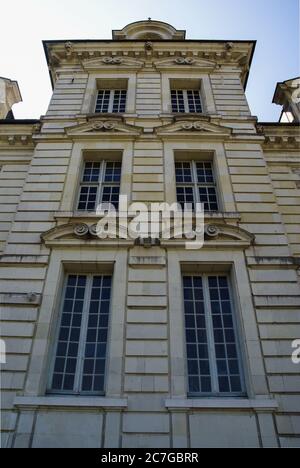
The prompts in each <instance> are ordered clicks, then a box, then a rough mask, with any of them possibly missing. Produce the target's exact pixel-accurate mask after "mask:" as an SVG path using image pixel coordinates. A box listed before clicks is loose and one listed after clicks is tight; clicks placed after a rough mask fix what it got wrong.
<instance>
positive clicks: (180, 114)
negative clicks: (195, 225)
mask: <svg viewBox="0 0 300 468" xmlns="http://www.w3.org/2000/svg"><path fill="white" fill-rule="evenodd" d="M44 49H45V53H46V58H47V63H48V66H49V72H50V78H51V81H52V84H53V95H52V99H51V102H50V105H49V108H48V110H47V112H46V115H44V116H42V117H41V118H40V119H39V120H17V119H13V116H12V115H11V114H10V110H11V106H12V104H13V103H14V102H18V101H19V100H20V94H19V91H18V87H17V85H16V84H15V83H11V82H9V81H8V80H0V90H2V89H4V90H7V89H10V91H9V92H10V93H11V94H10V96H12V97H8V94H7V92H6V91H4V92H3V93H2V91H1V94H0V96H1V103H0V105H1V108H0V111H1V119H2V120H0V166H1V171H0V192H1V193H0V198H1V202H0V211H1V215H0V275H1V286H0V294H1V303H2V306H1V319H2V325H1V330H2V339H3V341H2V346H4V345H5V348H6V362H5V364H3V365H2V379H1V385H2V402H1V403H2V426H1V430H2V446H3V447H14V448H19V447H33V448H38V447H110V448H116V447H122V448H128V447H143V448H148V447H149V448H168V447H172V448H198V447H299V446H300V367H299V366H300V365H299V364H296V363H294V362H293V360H292V352H293V350H294V349H293V347H292V346H293V344H294V345H295V343H294V341H295V340H297V339H298V340H299V339H300V277H299V268H300V151H299V104H297V102H296V101H295V99H294V97H293V96H294V95H293V92H290V89H291V88H293V82H292V81H287V82H285V83H280V84H278V87H277V90H276V94H275V98H274V102H276V103H277V104H280V105H282V106H283V111H284V113H287V114H288V117H287V119H286V120H285V121H282V122H281V123H258V122H257V118H256V117H254V116H252V115H251V111H250V109H249V106H248V103H247V99H246V96H245V88H246V85H247V79H248V75H249V71H250V67H251V61H252V57H253V54H254V49H255V42H253V41H231V40H228V41H214V40H212V41H209V40H187V39H186V36H185V31H180V30H176V29H175V28H174V27H172V26H171V25H169V24H166V23H162V22H158V21H152V20H148V21H140V22H137V23H132V24H129V25H127V26H126V27H125V28H124V29H122V30H121V31H113V37H112V40H106V39H105V40H76V41H67V42H66V41H45V42H44ZM293 81H295V80H293ZM293 91H295V90H294V88H293ZM5 96H6V97H5ZM3 97H4V98H3ZM295 102H296V103H295ZM8 114H9V115H8ZM7 116H8V118H6V117H7ZM119 195H127V197H128V200H129V202H130V203H132V202H143V203H146V204H147V205H150V204H151V203H163V202H166V203H170V204H171V203H175V202H178V203H180V204H181V205H182V206H184V204H185V203H191V204H195V203H196V202H202V203H204V206H205V243H204V246H203V248H202V249H199V250H189V249H186V248H185V239H178V238H176V236H175V235H174V236H173V237H171V239H162V238H161V237H158V238H156V239H144V240H143V239H136V240H132V239H130V238H127V239H126V238H125V237H124V236H121V235H119V236H117V237H115V238H113V236H111V238H108V239H101V238H99V237H98V236H97V235H96V232H95V225H96V223H97V221H98V219H99V216H97V215H96V206H97V205H98V203H101V202H110V203H112V204H113V205H114V207H115V208H116V209H118V208H119V206H118V202H119Z"/></svg>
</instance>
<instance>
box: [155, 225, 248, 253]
mask: <svg viewBox="0 0 300 468" xmlns="http://www.w3.org/2000/svg"><path fill="white" fill-rule="evenodd" d="M178 232H180V229H179V231H178V230H176V227H174V226H173V227H172V228H171V236H170V239H166V238H164V237H167V234H168V231H166V232H164V233H162V236H161V237H162V239H163V240H162V245H166V246H167V245H173V244H174V243H175V244H176V245H178V246H179V245H183V244H184V243H186V242H187V241H188V242H191V243H193V239H192V238H191V240H187V238H183V239H182V238H178V237H176V233H178ZM191 234H192V233H191ZM188 237H189V236H188ZM194 241H195V239H194ZM254 242H255V236H254V234H252V233H250V232H248V231H246V230H245V229H242V228H240V227H238V226H235V225H229V224H223V223H222V224H221V223H216V224H209V223H206V224H205V225H204V248H209V247H214V248H216V247H230V248H234V249H236V248H238V249H245V248H248V247H250V246H251V245H253V244H254Z"/></svg>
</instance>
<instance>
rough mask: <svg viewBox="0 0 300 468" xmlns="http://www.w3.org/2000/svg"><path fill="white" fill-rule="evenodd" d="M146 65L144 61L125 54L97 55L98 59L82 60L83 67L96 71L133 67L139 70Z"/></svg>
mask: <svg viewBox="0 0 300 468" xmlns="http://www.w3.org/2000/svg"><path fill="white" fill-rule="evenodd" d="M143 66H144V62H143V61H141V60H136V59H134V58H132V57H123V56H105V57H97V58H96V59H88V60H83V61H82V67H83V68H84V69H85V70H87V71H89V70H90V71H96V70H102V71H103V69H112V68H114V69H115V68H118V70H119V69H132V70H139V69H140V68H142V67H143Z"/></svg>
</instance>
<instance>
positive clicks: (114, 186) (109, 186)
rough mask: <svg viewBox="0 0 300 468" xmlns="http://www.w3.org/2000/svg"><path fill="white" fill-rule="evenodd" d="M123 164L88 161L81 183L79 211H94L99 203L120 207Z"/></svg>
mask: <svg viewBox="0 0 300 468" xmlns="http://www.w3.org/2000/svg"><path fill="white" fill-rule="evenodd" d="M121 165H122V163H121V162H107V161H101V162H95V161H87V162H86V163H85V165H84V170H83V174H82V178H81V183H80V194H79V201H78V206H77V209H78V210H79V211H94V210H96V208H97V205H98V204H99V203H111V204H112V205H114V207H115V208H116V210H117V209H118V207H119V194H120V181H121Z"/></svg>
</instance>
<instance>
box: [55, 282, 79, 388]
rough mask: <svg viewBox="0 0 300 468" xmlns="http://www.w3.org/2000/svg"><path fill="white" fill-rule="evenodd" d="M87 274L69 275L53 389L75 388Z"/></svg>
mask: <svg viewBox="0 0 300 468" xmlns="http://www.w3.org/2000/svg"><path fill="white" fill-rule="evenodd" d="M85 288H86V276H78V275H69V276H68V279H67V285H66V291H65V298H64V304H63V310H62V316H61V323H60V331H59V338H58V344H57V349H56V359H55V364H54V373H53V379H52V390H60V391H63V390H70V391H71V390H73V387H74V380H75V374H76V363H77V357H78V349H79V340H80V330H81V323H82V312H83V303H84V295H85Z"/></svg>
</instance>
